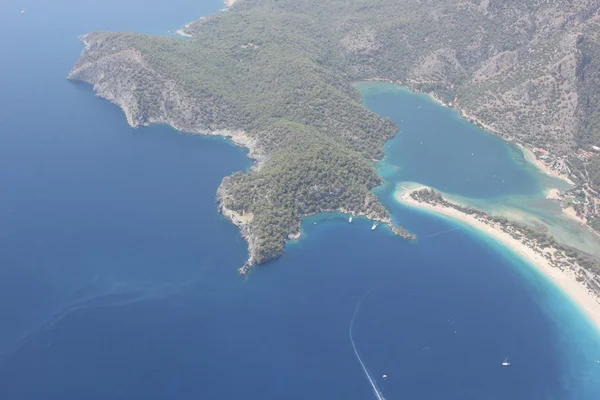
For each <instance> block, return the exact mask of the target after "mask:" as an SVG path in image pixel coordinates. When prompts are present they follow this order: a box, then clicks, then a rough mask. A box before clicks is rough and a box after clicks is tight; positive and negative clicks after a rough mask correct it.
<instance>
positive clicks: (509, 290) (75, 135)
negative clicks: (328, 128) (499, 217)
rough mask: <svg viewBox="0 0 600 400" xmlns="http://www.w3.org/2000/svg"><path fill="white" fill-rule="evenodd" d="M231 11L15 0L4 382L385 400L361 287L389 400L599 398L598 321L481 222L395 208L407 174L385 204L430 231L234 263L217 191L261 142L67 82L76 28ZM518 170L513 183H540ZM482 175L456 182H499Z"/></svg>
mask: <svg viewBox="0 0 600 400" xmlns="http://www.w3.org/2000/svg"><path fill="white" fill-rule="evenodd" d="M221 7H222V5H221V4H220V2H217V1H211V2H206V1H205V2H197V1H194V2H192V1H189V0H173V1H170V2H164V1H150V2H142V1H140V0H136V1H116V0H108V1H104V2H81V1H75V0H62V1H56V2H45V1H44V2H42V1H41V0H40V1H29V2H21V1H19V2H17V1H13V0H9V1H8V2H6V1H5V2H2V3H1V4H0V34H1V35H0V42H1V43H2V48H3V52H4V54H5V55H10V57H4V58H3V59H2V64H0V65H1V66H2V67H1V68H2V70H1V71H2V73H1V74H0V87H1V88H2V91H1V92H0V188H2V195H1V196H0V324H1V325H0V398H1V399H3V400H4V399H10V400H12V399H18V400H21V399H26V400H30V399H61V400H65V399H66V400H70V399H108V398H110V399H134V398H140V399H166V398H178V399H198V398H203V399H214V398H220V399H238V398H246V399H280V398H286V399H298V400H301V399H302V400H304V399H307V398H314V399H326V398H327V399H331V398H340V399H356V400H360V399H373V398H375V397H374V394H373V392H372V390H371V388H370V386H369V383H368V381H367V379H366V377H365V376H364V374H363V371H362V369H361V367H360V365H359V363H358V361H357V359H356V357H355V355H354V352H353V350H352V346H351V344H350V339H349V324H350V319H351V317H352V314H353V311H354V310H355V307H356V305H357V302H358V301H359V299H361V298H363V296H364V299H363V301H362V303H361V305H360V309H359V312H358V313H357V315H356V319H355V323H354V326H353V334H354V339H355V343H356V345H357V348H358V350H359V351H360V354H361V356H362V358H363V360H364V362H365V364H366V366H367V367H368V370H369V371H370V373H371V374H372V376H373V377H374V379H375V380H376V381H377V384H378V386H379V388H380V389H381V391H382V393H383V395H384V396H385V398H387V399H389V400H391V399H400V398H413V399H437V398H444V399H450V400H453V399H456V400H459V399H460V400H462V399H506V398H510V399H513V400H521V399H522V400H536V399H544V400H545V399H554V400H556V399H585V400H588V399H589V400H593V399H597V398H600V379H599V376H600V364H598V363H596V360H599V359H600V344H599V342H598V334H597V332H596V331H595V330H594V329H593V328H592V326H591V325H590V323H589V321H588V320H587V319H586V318H585V317H583V316H582V314H581V312H580V311H579V310H578V309H577V308H576V307H575V306H574V305H573V304H572V303H571V302H569V301H567V299H566V298H565V296H564V295H563V294H562V293H561V292H560V291H559V290H558V289H557V288H555V287H554V286H553V285H552V284H550V283H549V282H548V281H547V280H546V279H544V278H543V277H541V276H540V275H539V274H537V273H536V271H535V270H533V269H532V268H530V267H529V266H527V265H526V264H525V263H524V262H523V261H521V260H520V259H519V258H516V257H515V256H513V255H512V254H511V253H510V252H508V251H507V250H506V249H505V248H503V247H502V246H500V245H498V244H495V243H493V242H490V241H489V240H488V239H486V238H485V237H484V236H482V235H480V234H478V233H476V232H473V231H470V230H468V229H465V228H461V229H458V230H453V231H451V232H448V233H446V234H441V235H436V236H431V235H432V234H436V233H439V232H444V231H448V230H450V229H455V228H459V227H460V226H459V225H455V224H453V223H452V222H447V221H445V220H443V219H439V218H435V217H432V216H428V215H426V214H422V213H418V212H414V211H410V210H407V209H405V208H402V207H401V206H399V205H397V204H395V203H394V202H393V201H392V200H391V197H390V194H391V193H392V189H391V186H393V185H389V186H388V187H384V188H382V189H381V190H380V192H379V193H380V195H381V198H382V200H383V201H384V202H386V204H387V205H388V207H389V208H390V209H391V211H392V213H393V215H394V218H395V219H397V220H399V221H400V222H402V223H403V224H404V225H406V227H407V228H409V229H410V230H412V231H414V232H415V233H417V234H419V235H420V239H419V241H418V242H417V243H412V242H407V241H403V240H401V239H399V238H397V237H395V236H393V235H392V234H391V233H390V232H389V231H387V230H386V229H383V228H378V229H376V230H375V231H371V230H370V226H371V225H370V223H369V222H367V221H365V220H361V219H355V221H354V222H353V223H352V224H349V223H348V222H347V219H346V217H344V216H340V215H324V216H323V215H322V216H316V217H313V218H309V219H307V220H306V221H305V222H304V224H303V230H304V237H303V238H302V239H301V240H300V241H298V242H295V243H291V244H290V245H288V248H287V252H286V254H285V255H284V256H283V257H281V258H280V259H278V260H275V261H273V262H270V263H268V264H267V265H265V266H264V267H263V268H260V269H258V270H256V271H254V272H253V273H252V274H251V275H250V277H249V278H247V279H244V278H242V277H240V276H239V275H238V273H237V268H238V267H239V266H240V265H241V264H242V263H243V262H244V260H245V258H246V256H247V250H246V245H245V243H244V242H243V240H242V239H241V238H240V235H239V233H238V231H237V229H236V228H235V227H234V226H233V225H232V224H230V223H229V222H228V221H226V220H225V219H223V218H222V217H221V216H220V215H219V214H218V213H217V212H216V204H215V201H214V199H215V190H216V188H217V187H218V185H219V183H220V181H221V179H222V178H223V176H226V175H228V174H230V173H232V172H234V171H238V170H246V169H247V168H248V167H249V166H250V162H249V160H248V159H247V158H246V156H245V152H244V151H243V150H242V149H239V148H237V147H235V146H232V145H231V144H229V143H227V142H226V141H224V140H220V139H214V138H212V139H211V138H204V137H199V136H190V135H184V134H181V133H178V132H175V131H173V130H172V129H170V128H168V127H161V126H155V127H151V128H142V129H137V130H134V129H131V128H129V127H128V126H127V123H126V121H125V117H124V116H123V114H122V112H121V111H120V110H119V109H118V108H117V107H116V106H114V105H111V104H109V103H108V102H106V101H104V100H101V99H98V98H96V97H94V96H93V92H92V90H91V88H90V87H89V86H87V85H83V84H77V83H73V82H68V81H66V79H65V76H66V74H67V73H68V71H69V69H70V67H71V66H72V64H73V63H74V62H75V61H76V59H77V56H78V54H79V52H80V51H81V45H80V44H79V43H78V42H77V40H76V37H77V35H80V34H83V33H85V32H88V31H90V30H94V29H109V30H129V31H141V32H146V33H152V34H166V33H167V31H168V30H174V29H176V28H178V27H179V26H181V25H183V24H184V23H185V22H187V21H189V20H190V19H193V18H194V17H197V16H200V15H205V14H209V13H211V12H215V11H216V10H217V9H219V8H221ZM23 8H25V9H26V13H25V14H24V15H20V10H21V9H23ZM438 111H439V110H437V109H432V110H431V112H432V113H434V114H435V113H437V112H438ZM440 112H442V111H440ZM452 134H454V133H452ZM493 140H495V139H493ZM451 144H452V142H450V143H449V144H448V145H447V146H446V147H447V151H452V149H453V148H452V146H451ZM501 145H502V142H492V144H485V143H483V144H481V146H482V147H481V151H483V149H484V148H485V149H488V148H489V149H488V150H486V151H489V152H490V154H491V153H494V152H500V150H498V149H497V148H496V147H495V146H501ZM486 146H487V147H486ZM494 154H495V153H494ZM504 166H505V165H504V164H502V163H501V164H500V165H499V166H498V169H499V170H500V169H503V168H504ZM507 168H508V167H507ZM511 168H512V167H511ZM521 168H526V167H525V166H517V167H514V168H512V169H510V171H508V170H507V171H508V172H506V174H508V175H506V176H511V177H513V178H514V177H517V178H514V179H513V181H514V185H515V186H514V187H512V186H510V185H508V186H507V189H506V190H507V193H512V194H519V193H523V191H524V190H525V189H527V188H529V187H530V186H531V185H532V182H533V183H535V180H527V179H529V178H527V177H522V176H521V175H520V174H521ZM424 174H425V172H424ZM425 176H428V177H430V178H431V179H437V178H436V174H435V172H434V173H427V175H423V177H425ZM411 179H412V180H414V181H419V179H420V177H419V175H418V169H417V170H416V172H415V174H414V175H412V178H411ZM422 179H423V180H424V179H425V178H422ZM428 179H429V178H428ZM473 179H475V178H473ZM521 179H522V180H521ZM390 182H392V180H390ZM481 185H483V183H481V182H478V183H477V186H478V187H473V188H472V189H471V190H473V192H466V190H467V189H465V188H469V186H465V185H464V184H462V183H459V182H457V183H456V184H455V185H454V186H453V188H454V189H453V193H456V194H458V195H465V196H466V195H469V196H470V195H474V194H475V195H481V196H485V195H487V194H489V193H491V192H492V190H491V189H490V188H485V187H479V186H481ZM365 294H367V295H366V296H365ZM507 356H508V357H509V359H510V360H511V362H512V363H513V365H512V366H511V367H510V368H502V367H501V366H500V363H501V362H502V360H503V359H504V358H505V357H507ZM383 374H387V375H388V379H387V380H385V381H384V380H383V379H382V378H381V376H382V375H383Z"/></svg>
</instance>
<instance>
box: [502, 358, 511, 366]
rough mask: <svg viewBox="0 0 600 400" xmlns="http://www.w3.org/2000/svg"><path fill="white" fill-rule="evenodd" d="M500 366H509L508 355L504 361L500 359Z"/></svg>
mask: <svg viewBox="0 0 600 400" xmlns="http://www.w3.org/2000/svg"><path fill="white" fill-rule="evenodd" d="M502 366H503V367H510V362H508V357H506V358H505V359H504V361H502Z"/></svg>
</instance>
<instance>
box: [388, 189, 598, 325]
mask: <svg viewBox="0 0 600 400" xmlns="http://www.w3.org/2000/svg"><path fill="white" fill-rule="evenodd" d="M396 199H397V200H398V201H400V202H401V203H403V204H406V205H409V206H412V207H416V208H420V209H424V210H428V211H431V212H434V213H438V214H442V215H445V216H448V217H451V218H453V219H456V220H459V221H461V222H463V223H465V224H467V225H470V226H472V227H474V228H476V229H479V230H481V231H483V232H486V233H487V234H489V235H490V236H492V237H493V238H495V239H496V240H498V241H500V242H502V243H503V244H504V245H506V246H508V247H509V248H510V249H512V250H513V251H515V252H516V253H518V254H519V255H521V256H522V257H524V258H525V259H527V260H528V261H530V262H531V263H532V264H533V265H534V266H535V267H537V268H538V269H539V270H540V271H541V272H543V273H544V274H545V275H546V276H548V277H549V278H550V279H551V280H553V281H554V282H555V283H556V284H557V285H558V286H559V287H561V288H562V289H563V290H564V291H565V292H566V293H567V294H568V295H569V296H570V297H571V298H572V299H573V300H574V301H575V302H576V303H577V304H578V305H579V306H580V307H581V309H582V310H583V311H584V312H585V313H586V314H587V315H588V317H589V318H590V319H591V320H592V321H593V322H594V323H595V324H596V326H598V327H599V328H600V262H599V261H598V260H597V259H595V258H594V257H592V256H590V255H588V254H586V253H584V252H582V251H580V250H578V249H574V248H572V247H569V246H565V245H562V244H560V243H558V242H557V241H556V240H555V239H554V238H553V237H552V236H550V235H548V234H546V233H544V232H539V231H537V230H535V229H534V228H532V227H530V226H528V225H524V224H522V223H517V222H514V221H509V220H508V219H507V218H505V217H498V216H493V215H490V214H487V213H485V212H482V211H480V210H476V209H474V208H471V207H464V206H461V205H459V204H455V203H452V202H449V201H448V200H446V199H444V198H443V196H442V195H441V194H440V193H439V192H436V191H435V190H433V189H430V188H427V187H419V188H415V189H410V190H406V189H402V190H399V191H397V192H396Z"/></svg>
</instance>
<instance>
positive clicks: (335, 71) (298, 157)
mask: <svg viewBox="0 0 600 400" xmlns="http://www.w3.org/2000/svg"><path fill="white" fill-rule="evenodd" d="M598 10H599V1H598V0H574V1H570V2H564V1H560V0H543V1H542V0H530V1H527V2H523V1H521V0H508V1H507V0H466V1H465V0H461V1H459V0H442V1H440V0H421V1H413V0H332V1H317V0H239V1H238V2H236V3H235V4H234V5H233V6H232V7H231V8H230V9H229V10H228V11H226V12H220V13H218V14H216V15H212V16H209V17H203V18H200V19H198V20H196V21H194V22H192V23H189V24H187V25H186V26H185V28H183V30H182V33H185V35H186V36H187V37H189V38H188V39H179V38H175V37H168V36H149V35H142V34H135V33H110V32H92V33H89V34H87V35H84V36H83V37H82V38H81V40H82V42H83V43H84V45H85V49H84V51H83V53H82V55H81V57H80V59H79V61H78V62H77V64H76V65H75V66H74V67H73V69H72V71H71V72H70V73H69V75H68V78H69V79H73V80H80V81H84V82H88V83H90V84H92V85H93V86H94V90H95V91H96V93H97V95H98V96H100V97H103V98H106V99H108V100H110V101H112V102H113V103H115V104H118V105H119V106H121V108H122V109H123V110H124V112H125V114H126V116H127V121H128V122H129V124H130V125H131V126H133V127H137V126H140V125H149V124H153V123H163V124H169V125H171V126H173V127H174V128H176V129H178V130H181V131H184V132H189V133H200V134H211V135H223V136H226V137H229V138H230V139H231V140H232V141H233V142H235V143H237V144H239V145H242V146H245V147H247V148H249V149H250V153H249V156H250V157H252V158H254V159H255V160H256V164H255V166H254V167H253V168H252V169H251V170H250V171H249V172H247V173H235V174H233V175H231V176H229V177H226V178H224V179H223V182H222V184H221V186H220V187H219V189H218V193H217V200H218V203H219V205H218V208H219V210H220V211H221V212H223V214H224V215H226V216H227V217H228V218H230V219H231V220H232V221H233V222H234V223H235V224H236V225H238V226H239V227H240V228H241V230H242V233H243V236H244V238H245V239H246V241H247V242H248V245H249V260H248V262H247V264H246V265H245V266H244V267H242V268H241V272H243V273H245V272H246V271H247V270H248V268H250V267H252V266H255V265H258V264H260V263H263V262H265V261H267V260H269V259H272V258H275V257H278V256H279V255H281V254H282V252H283V248H284V245H285V242H286V240H288V239H291V238H294V237H297V236H298V235H299V233H300V219H301V218H302V216H305V215H310V214H314V213H319V212H324V211H342V212H346V213H349V214H352V215H364V216H367V217H368V218H370V219H373V220H375V221H380V222H382V223H386V224H390V225H391V220H390V216H389V214H388V212H387V211H386V209H385V208H384V207H383V206H382V205H381V204H380V202H379V201H378V199H377V198H376V196H374V195H373V194H372V193H371V189H372V188H374V187H375V186H377V185H379V184H380V183H381V182H382V181H381V178H380V177H379V176H378V175H377V174H376V172H375V167H374V164H373V163H374V161H376V160H378V159H379V158H381V157H382V155H383V143H384V142H385V141H386V140H388V139H390V138H391V137H392V136H393V135H394V134H395V132H396V130H397V127H396V126H395V125H394V123H393V122H392V121H390V120H388V119H385V118H382V117H380V116H378V115H376V114H374V113H372V112H370V111H368V110H367V109H366V108H364V107H363V106H362V104H361V99H360V95H359V93H358V92H357V91H356V90H354V88H353V86H352V84H353V83H354V82H356V81H361V80H369V79H378V80H386V81H390V82H396V83H401V84H404V85H406V86H408V87H409V88H411V89H413V90H418V91H423V92H428V93H431V94H432V95H434V96H435V97H436V98H438V99H440V100H441V101H443V102H445V103H446V104H449V105H451V106H453V107H456V108H458V109H459V110H460V111H461V112H462V113H463V115H464V116H466V117H469V118H472V119H474V120H477V121H479V122H481V123H483V124H485V126H486V127H489V129H491V130H492V131H493V132H495V133H497V134H500V135H502V136H504V137H505V138H508V139H515V140H517V141H519V142H523V143H529V144H532V145H536V146H543V147H544V148H545V149H547V150H548V151H549V152H550V153H551V154H556V155H557V156H561V157H562V156H565V157H566V156H570V155H572V154H576V152H578V151H580V150H582V149H584V148H586V149H587V148H588V147H589V146H595V145H596V144H599V145H600V143H599V142H600V132H599V131H598V129H597V126H598V123H599V122H598V121H600V119H598V118H599V117H598V112H597V110H598V105H599V104H598V103H599V102H600V97H598V95H597V93H600V79H598V76H599V72H598V70H597V67H596V66H597V65H599V64H598V57H600V53H599V52H598V51H597V49H598V48H600V46H599V43H600V37H599V34H598V32H600V29H599V25H598V24H599V22H598V21H599V20H600V17H599V14H598V12H599V11H598ZM594 157H597V156H593V157H591V158H590V160H587V159H586V160H584V161H582V164H581V165H580V166H579V167H578V168H580V169H581V170H582V171H584V172H585V173H582V176H589V175H590V174H589V173H587V170H586V168H588V167H590V166H591V167H593V166H594V165H598V162H597V158H594ZM586 174H587V175H586ZM592 175H593V174H592ZM590 182H591V183H590ZM593 182H595V181H594V180H593V179H592V180H591V181H587V182H583V183H582V185H588V186H589V188H590V189H591V190H594V189H593ZM586 187H587V186H586ZM596 194H597V192H596ZM393 230H394V231H395V232H396V233H398V234H400V235H402V236H405V237H407V238H412V237H413V236H412V235H410V234H408V233H407V232H405V231H403V230H402V229H401V228H399V227H394V229H393Z"/></svg>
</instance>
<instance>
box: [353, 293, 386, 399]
mask: <svg viewBox="0 0 600 400" xmlns="http://www.w3.org/2000/svg"><path fill="white" fill-rule="evenodd" d="M369 293H370V291H369V292H367V293H365V294H364V295H363V297H361V298H360V300H359V301H358V303H356V307H355V308H354V313H353V314H352V319H351V320H350V327H349V328H348V334H349V336H350V342H351V343H352V348H353V349H354V355H356V359H357V360H358V362H359V363H360V366H361V367H362V369H363V371H364V373H365V376H366V377H367V380H368V381H369V384H370V385H371V388H372V389H373V393H374V394H375V397H377V400H385V398H384V397H383V394H382V393H381V390H379V388H378V387H377V383H376V382H375V380H374V379H373V377H372V376H371V374H370V373H369V370H368V369H367V366H366V365H365V363H364V362H363V360H362V358H361V357H360V354H359V353H358V349H357V348H356V344H355V343H354V337H353V336H352V327H353V326H354V320H355V319H356V315H357V314H358V310H359V309H360V305H361V303H362V301H363V300H364V298H365V297H367V295H368V294H369Z"/></svg>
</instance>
